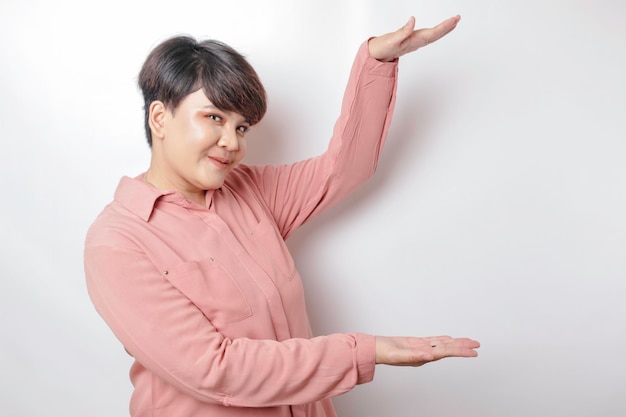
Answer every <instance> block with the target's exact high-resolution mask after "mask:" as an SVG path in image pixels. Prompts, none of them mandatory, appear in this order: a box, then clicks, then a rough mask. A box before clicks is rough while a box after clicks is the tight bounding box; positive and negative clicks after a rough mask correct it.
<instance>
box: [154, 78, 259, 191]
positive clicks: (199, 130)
mask: <svg viewBox="0 0 626 417" xmlns="http://www.w3.org/2000/svg"><path fill="white" fill-rule="evenodd" d="M162 126H163V130H162V132H163V135H162V139H161V142H160V150H161V154H162V158H161V160H162V162H163V163H162V164H160V171H162V172H159V173H151V174H157V175H158V177H159V178H161V179H165V180H166V182H168V183H169V184H168V186H164V184H160V186H159V188H170V189H171V188H173V189H176V190H178V191H180V192H182V193H183V195H186V194H187V193H190V192H191V193H199V192H204V191H206V190H211V189H216V188H219V187H221V186H222V184H223V183H224V180H225V178H226V176H227V175H228V173H229V172H230V171H232V169H233V168H234V167H235V166H236V165H237V164H238V163H239V162H240V161H241V159H242V158H243V157H244V155H245V153H246V141H245V134H246V132H247V130H248V129H249V127H250V124H249V123H248V121H247V120H246V119H245V118H244V117H243V116H242V115H240V114H238V113H234V112H226V111H222V110H220V109H218V108H217V107H215V106H214V105H213V104H212V103H211V101H210V100H209V99H208V98H207V96H206V95H205V94H204V91H203V90H202V89H200V90H198V91H196V92H194V93H191V94H189V95H188V96H187V97H185V98H184V99H183V100H182V101H181V103H180V104H179V105H178V107H177V108H176V109H175V110H174V111H171V110H169V109H168V110H166V111H165V113H164V116H163V123H162Z"/></svg>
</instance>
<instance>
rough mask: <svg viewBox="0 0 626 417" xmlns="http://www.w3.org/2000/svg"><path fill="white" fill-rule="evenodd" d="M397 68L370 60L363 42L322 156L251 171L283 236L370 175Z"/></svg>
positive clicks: (383, 134) (392, 97)
mask: <svg viewBox="0 0 626 417" xmlns="http://www.w3.org/2000/svg"><path fill="white" fill-rule="evenodd" d="M397 70H398V66H397V60H396V61H394V62H380V61H378V60H376V59H374V58H373V57H371V56H370V54H369V49H368V43H367V42H364V43H363V44H362V45H361V47H360V48H359V51H358V53H357V56H356V58H355V61H354V64H353V66H352V70H351V73H350V78H349V81H348V85H347V87H346V90H345V93H344V97H343V102H342V106H341V115H340V117H339V119H338V120H337V122H336V123H335V126H334V129H333V135H332V138H331V140H330V144H329V146H328V149H327V150H326V152H325V153H324V154H322V155H320V156H318V157H316V158H312V159H308V160H305V161H301V162H298V163H295V164H291V165H283V166H272V165H266V166H255V167H250V175H252V176H253V177H254V178H253V181H254V182H255V183H256V184H257V185H258V187H259V190H260V193H261V194H262V196H263V198H264V200H265V201H266V203H267V204H268V206H269V209H270V211H271V213H272V214H273V216H274V219H275V221H276V223H277V225H278V227H279V229H280V230H281V234H282V236H283V238H285V239H286V238H287V237H288V236H289V235H290V234H291V233H292V232H293V231H294V230H295V228H297V227H298V226H300V225H302V224H303V223H304V222H306V221H307V220H308V219H310V218H311V217H312V216H314V215H315V214H317V213H319V212H321V211H322V210H324V209H326V208H328V207H330V206H331V205H333V204H334V203H336V202H337V201H339V200H340V199H341V198H343V197H344V196H346V195H347V194H348V193H350V192H351V191H353V190H354V189H356V188H357V187H358V186H359V185H361V184H363V183H364V182H365V181H366V180H368V179H369V178H370V177H371V176H372V175H373V174H374V171H375V170H376V166H377V163H378V157H379V154H380V150H381V148H382V145H383V143H384V141H385V138H386V136H387V131H388V129H389V125H390V123H391V116H392V113H393V109H394V105H395V98H396V86H397Z"/></svg>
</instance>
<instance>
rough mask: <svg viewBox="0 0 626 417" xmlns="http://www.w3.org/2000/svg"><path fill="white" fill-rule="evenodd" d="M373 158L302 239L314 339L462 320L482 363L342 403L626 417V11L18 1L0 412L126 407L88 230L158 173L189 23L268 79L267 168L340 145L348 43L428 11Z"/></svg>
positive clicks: (359, 409) (459, 365) (5, 193)
mask: <svg viewBox="0 0 626 417" xmlns="http://www.w3.org/2000/svg"><path fill="white" fill-rule="evenodd" d="M457 13H458V14H461V15H462V20H461V22H460V24H459V26H458V28H457V29H456V31H455V32H453V33H452V34H450V35H449V36H448V37H446V38H444V39H443V40H441V41H440V42H438V43H437V44H434V45H430V46H429V47H427V48H425V49H423V50H421V51H419V52H417V53H415V54H413V55H410V56H407V57H405V58H403V59H402V60H401V62H400V81H399V90H398V102H397V111H396V113H395V116H394V121H393V125H392V128H391V131H390V134H389V140H388V144H387V146H386V148H385V150H384V152H383V154H382V157H381V160H380V165H379V170H378V173H377V175H376V176H375V177H374V178H373V179H372V180H371V181H370V182H369V183H368V184H366V185H365V186H363V187H362V188H360V189H359V190H357V192H355V193H354V194H353V195H351V196H350V197H349V198H348V199H347V200H345V201H343V202H342V203H341V204H340V205H339V206H337V207H335V208H333V209H331V210H330V211H328V212H327V213H325V214H324V215H323V216H320V217H319V218H316V219H315V220H314V221H312V222H311V223H310V224H308V225H306V226H305V227H303V228H302V229H301V230H300V231H299V232H298V233H297V234H296V235H294V236H293V237H292V238H291V239H290V241H289V244H290V246H291V248H292V249H293V253H294V256H295V257H296V260H297V262H298V263H299V269H300V271H301V274H302V276H303V278H304V280H305V286H306V290H307V299H308V305H309V310H310V315H311V319H312V321H313V325H314V328H315V331H316V332H317V333H320V334H322V333H331V332H346V331H361V332H368V333H372V334H387V335H407V334H411V335H424V336H425V335H433V334H444V333H445V334H450V335H454V336H469V337H473V338H476V339H478V340H480V341H481V342H482V348H481V349H480V357H479V358H477V359H448V360H444V361H442V362H439V363H434V364H429V365H427V366H425V367H423V368H417V369H413V368H392V367H378V368H377V371H376V377H375V380H374V382H372V383H370V384H367V385H364V386H359V387H357V388H356V389H355V390H353V391H352V392H350V393H349V394H346V395H345V396H342V397H340V398H338V399H337V400H336V405H337V408H338V411H339V413H340V415H341V416H343V417H352V416H360V417H379V416H394V417H395V416H437V417H452V416H465V417H492V416H493V417H496V416H497V417H522V416H524V417H525V416H535V417H536V416H546V417H547V416H550V417H553V416H567V417H578V416H580V417H583V416H584V417H587V416H593V417H604V416H606V417H614V416H615V417H617V416H624V415H626V395H625V392H626V360H625V359H624V352H625V348H626V331H625V329H626V303H625V302H624V300H623V299H624V298H625V296H626V284H625V283H624V278H625V277H626V219H625V213H626V135H625V133H624V131H625V127H626V76H625V75H624V74H626V62H625V58H626V24H625V22H624V16H625V15H626V3H624V2H622V1H619V0H613V1H612V0H593V1H592V0H587V1H582V0H570V1H565V0H525V1H517V2H504V1H498V0H471V1H470V0H465V1H460V0H459V1H453V0H447V1H441V0H440V1H433V0H428V1H394V0H369V1H366V0H359V1H356V0H354V1H338V0H335V1H328V0H307V1H299V2H295V1H288V0H284V1H253V0H250V1H235V0H229V1H219V2H217V1H210V0H205V1H162V0H153V1H150V2H148V1H129V0H127V1H123V2H122V1H108V2H88V1H78V0H74V1H43V0H41V1H36V0H33V1H28V0H2V2H1V3H0V57H1V58H0V59H1V65H0V134H1V139H0V140H1V144H2V146H1V148H0V187H1V188H0V191H1V194H0V195H1V198H2V203H1V205H0V210H1V216H0V236H1V237H0V239H1V241H0V242H1V244H2V248H1V252H0V265H1V266H2V268H3V271H2V278H1V279H0V301H1V303H0V329H1V335H2V339H1V340H0V410H2V412H1V413H2V415H6V416H11V417H40V416H41V417H44V416H45V417H51V416H63V417H79V416H80V417H84V416H90V417H105V416H106V417H109V416H124V415H128V412H127V408H128V400H129V396H130V392H131V386H130V383H129V380H128V367H129V365H130V363H131V361H130V359H129V357H128V356H127V355H126V353H125V352H124V350H123V349H122V347H121V345H120V344H119V342H118V341H117V340H116V339H115V338H114V337H113V335H112V333H111V332H110V331H109V329H108V328H107V327H106V325H105V324H104V322H103V321H102V320H101V319H100V318H99V316H97V314H96V313H95V311H94V309H93V307H92V305H91V303H90V300H89V299H88V296H87V293H86V290H85V284H84V276H83V267H82V244H83V239H84V234H85V231H86V229H87V227H88V226H89V224H90V223H91V222H92V221H93V219H94V218H95V216H96V215H97V213H98V212H99V211H100V210H101V209H102V207H103V206H104V205H105V204H106V203H107V202H109V201H110V199H111V198H112V194H113V191H114V188H115V186H116V185H117V181H118V180H119V178H120V177H121V176H122V175H136V174H138V173H140V172H142V171H143V170H145V169H146V167H147V164H148V161H149V149H148V147H147V145H146V144H145V139H144V136H143V113H142V102H141V99H140V95H139V92H138V89H137V88H136V86H135V81H136V76H137V73H138V71H139V68H140V66H141V63H142V62H143V60H144V58H145V56H146V55H147V54H148V52H149V51H150V49H151V48H152V47H153V46H155V45H156V44H157V43H158V42H159V41H161V40H163V39H164V38H166V37H169V36H171V35H174V34H179V33H188V34H192V35H194V36H197V37H201V38H207V37H209V38H216V39H220V40H222V41H225V42H227V43H229V44H231V45H232V46H233V47H235V48H236V49H238V50H239V51H240V52H242V53H243V54H245V55H246V56H248V58H249V60H250V61H251V62H252V64H253V65H254V66H255V67H256V68H257V70H258V72H259V74H260V76H261V78H262V80H263V81H264V83H265V85H266V87H267V90H268V92H269V98H270V107H269V112H268V114H267V116H266V118H265V119H264V120H263V122H262V123H261V124H260V125H259V126H257V127H255V128H254V130H253V131H252V132H251V133H250V140H249V143H250V146H249V149H250V150H249V156H248V161H249V162H252V161H254V162H292V161H295V160H298V159H301V158H305V157H309V156H313V155H316V154H318V153H320V152H322V151H323V150H324V149H325V146H326V143H327V139H328V137H329V136H330V133H331V130H332V126H333V123H334V120H335V118H336V116H337V115H338V110H339V106H340V101H341V96H342V93H343V88H344V85H345V82H346V80H347V76H348V72H349V69H350V65H351V63H352V59H353V57H354V54H355V52H356V50H357V48H358V46H359V45H360V43H361V42H363V41H364V40H365V39H366V38H367V37H369V36H372V35H377V34H382V33H385V32H388V31H391V30H395V29H396V28H397V27H399V26H401V25H402V24H404V23H405V21H406V20H407V19H408V17H409V16H411V15H415V16H416V18H417V22H418V26H422V27H423V26H431V25H434V24H436V23H438V22H439V21H441V20H443V19H444V18H446V17H449V16H452V15H454V14H457Z"/></svg>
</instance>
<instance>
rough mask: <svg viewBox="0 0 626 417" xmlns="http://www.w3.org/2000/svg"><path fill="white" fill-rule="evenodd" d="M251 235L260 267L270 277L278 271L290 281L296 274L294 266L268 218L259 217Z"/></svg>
mask: <svg viewBox="0 0 626 417" xmlns="http://www.w3.org/2000/svg"><path fill="white" fill-rule="evenodd" d="M251 235H252V236H251V237H252V240H253V242H254V243H255V252H256V253H257V258H258V259H257V261H258V263H259V264H260V265H261V266H262V268H263V269H264V270H265V271H266V272H267V273H268V274H269V275H270V276H272V277H274V276H275V275H276V273H278V274H280V275H282V276H283V277H285V278H286V279H287V280H289V281H291V280H292V279H293V277H294V276H295V274H296V266H295V263H294V261H293V258H292V256H291V253H289V249H288V248H287V245H286V244H285V240H284V239H283V237H282V236H281V235H280V233H279V232H278V228H277V227H276V225H275V224H274V223H272V222H270V221H269V220H268V219H261V221H260V222H259V223H258V224H257V225H256V226H255V228H254V229H253V231H252V233H251Z"/></svg>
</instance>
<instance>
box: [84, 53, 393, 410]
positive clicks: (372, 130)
mask: <svg viewBox="0 0 626 417" xmlns="http://www.w3.org/2000/svg"><path fill="white" fill-rule="evenodd" d="M396 76H397V63H396V62H394V63H383V62H379V61H377V60H375V59H373V58H372V57H371V56H369V53H368V49H367V43H364V44H363V45H362V46H361V47H360V49H359V52H358V54H357V57H356V60H355V63H354V65H353V68H352V71H351V76H350V80H349V82H348V86H347V89H346V92H345V96H344V100H343V104H342V110H341V116H340V118H339V120H338V121H337V123H336V125H335V128H334V131H333V136H332V139H331V142H330V145H329V148H328V150H327V151H326V152H325V153H324V154H323V155H321V156H319V157H316V158H312V159H308V160H306V161H302V162H298V163H295V164H292V165H285V166H247V165H244V164H241V165H239V166H238V167H237V168H235V170H234V171H233V172H231V174H229V176H228V178H227V179H226V182H225V183H224V185H223V186H222V187H221V188H220V189H217V190H211V191H208V192H207V194H206V207H203V206H200V205H198V204H195V203H192V202H190V201H188V200H186V199H185V198H184V197H183V196H182V195H181V194H179V193H178V192H175V191H162V190H158V189H156V188H154V187H152V186H150V185H148V184H146V183H144V182H143V181H142V178H143V175H140V176H138V177H137V178H128V177H124V178H122V180H121V181H120V184H119V186H118V188H117V190H116V192H115V197H114V200H113V202H111V203H110V204H109V205H107V206H106V207H105V209H104V210H103V212H102V213H101V214H100V215H99V216H98V218H97V219H96V220H95V222H94V223H93V225H92V226H91V228H90V230H89V232H88V234H87V238H86V243H85V271H86V277H87V287H88V290H89V295H90V297H91V299H92V301H93V303H94V305H95V307H96V309H97V311H98V313H99V314H100V315H101V316H102V317H103V318H104V320H105V321H106V323H107V324H108V325H109V326H110V327H111V329H112V330H113V333H114V334H115V335H116V337H117V338H118V339H119V340H120V341H121V342H122V344H123V345H124V347H125V349H126V350H127V352H128V353H129V354H130V355H132V356H133V358H134V359H135V362H134V364H133V366H132V368H131V371H130V377H131V380H132V383H133V385H134V393H133V396H132V399H131V404H130V410H131V415H132V416H134V417H147V416H155V417H158V416H172V417H208V416H250V415H254V416H291V415H293V416H315V417H317V416H334V415H335V412H334V410H333V407H332V404H331V402H330V398H331V397H333V396H336V395H339V394H342V393H344V392H346V391H348V390H350V389H352V388H353V387H354V386H355V385H357V384H361V383H365V382H369V381H371V380H372V378H373V376H374V366H375V341H374V337H373V336H371V335H365V334H358V333H354V334H333V335H328V336H322V337H313V335H312V333H311V329H310V326H309V320H308V318H307V313H306V308H305V304H304V296H303V292H302V282H301V280H300V275H299V274H298V271H297V270H296V268H295V266H294V262H293V259H292V257H291V255H290V254H289V252H288V250H287V247H286V245H285V242H284V239H286V238H287V237H288V236H289V235H290V234H291V233H292V232H293V231H294V230H295V229H296V228H297V227H298V226H300V225H302V224H303V223H304V222H306V221H307V220H308V219H310V218H311V217H312V216H314V215H316V214H318V213H319V212H321V211H322V210H324V209H326V208H328V207H329V206H331V205H332V204H334V203H335V202H337V201H338V200H339V199H341V198H342V197H344V196H345V195H346V194H348V193H349V192H350V191H352V190H354V189H355V188H356V187H357V186H359V185H360V184H362V183H363V182H365V181H366V180H367V179H368V178H369V177H370V176H371V175H372V174H373V173H374V171H375V169H376V164H377V160H378V155H379V152H380V149H381V146H382V143H383V142H384V138H385V136H386V134H387V130H388V127H389V123H390V121H391V114H392V111H393V107H394V102H395V89H396ZM207 207H208V208H207Z"/></svg>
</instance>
